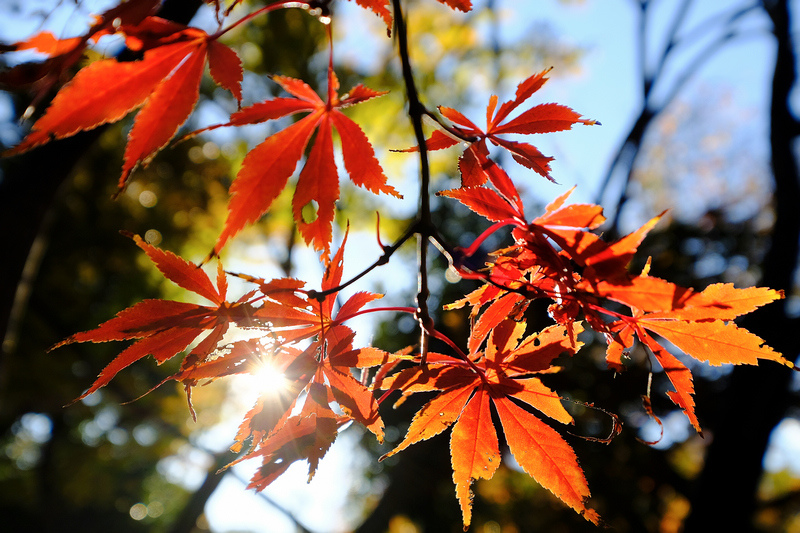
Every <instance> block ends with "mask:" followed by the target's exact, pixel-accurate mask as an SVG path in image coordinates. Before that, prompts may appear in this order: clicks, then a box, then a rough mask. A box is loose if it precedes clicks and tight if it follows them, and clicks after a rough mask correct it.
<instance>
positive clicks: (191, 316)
mask: <svg viewBox="0 0 800 533" xmlns="http://www.w3.org/2000/svg"><path fill="white" fill-rule="evenodd" d="M132 238H133V239H134V241H135V242H136V244H137V245H138V246H139V247H140V248H141V249H142V250H144V252H145V253H146V254H147V255H148V257H150V259H151V260H152V261H153V262H154V263H155V265H156V266H157V267H158V269H159V270H160V271H161V272H162V273H163V274H164V276H165V277H167V278H168V279H170V280H171V281H173V282H175V283H176V284H177V285H178V286H180V287H182V288H184V289H186V290H189V291H192V292H194V293H196V294H198V295H200V296H202V297H203V298H205V299H207V300H209V301H210V302H211V303H212V304H213V305H212V306H205V305H198V304H192V303H184V302H176V301H171V300H144V301H142V302H139V303H137V304H135V305H134V306H132V307H129V308H127V309H125V310H123V311H120V312H119V313H118V314H117V316H116V317H114V318H112V319H111V320H108V321H106V322H104V323H102V324H100V326H98V327H97V328H96V329H92V330H89V331H84V332H82V333H76V334H74V335H72V336H70V337H68V338H67V339H64V340H63V341H61V342H59V343H58V344H56V345H55V346H53V347H52V348H51V350H52V349H55V348H58V347H59V346H64V345H65V344H71V343H74V342H107V341H121V340H134V339H135V342H134V343H133V344H131V345H130V346H129V347H128V348H126V349H125V350H123V351H122V352H121V353H120V354H119V355H117V357H115V358H114V360H113V361H111V363H109V364H108V366H106V367H105V368H104V369H103V370H102V372H100V375H99V376H98V378H97V379H96V380H95V382H94V383H93V384H92V385H91V387H89V389H87V390H86V392H84V393H83V394H81V395H80V396H79V397H78V398H77V399H76V400H75V401H78V400H80V399H82V398H85V397H86V396H88V395H89V394H91V393H93V392H94V391H96V390H97V389H99V388H101V387H103V386H105V385H106V384H108V382H109V381H111V379H112V378H113V377H114V376H115V375H117V373H118V372H119V371H120V370H122V369H124V368H126V367H128V366H130V365H131V364H133V363H134V362H136V361H138V360H139V359H141V358H143V357H145V356H147V355H152V356H153V358H154V359H155V360H156V361H157V362H158V364H161V363H163V362H165V361H167V360H169V359H171V358H172V357H174V356H176V355H178V354H179V353H181V352H182V351H183V350H185V349H186V348H187V346H189V344H191V343H192V341H194V340H195V339H196V338H197V337H198V336H199V335H200V334H202V333H205V332H208V335H207V336H206V337H205V338H204V339H203V340H202V341H201V342H200V343H199V344H198V345H197V346H196V347H194V348H193V349H192V350H191V352H190V353H189V354H187V355H186V356H185V358H184V360H183V363H182V365H181V373H179V374H178V375H177V376H176V379H182V380H184V382H185V383H186V385H187V393H188V392H189V388H190V387H191V385H193V384H194V383H195V382H196V379H194V378H197V376H191V375H190V374H189V372H190V370H191V369H192V368H193V367H196V366H197V365H202V364H203V363H204V362H205V361H206V360H207V358H208V357H209V356H210V355H211V354H212V353H213V352H214V350H215V349H216V347H217V343H218V342H219V341H220V339H221V338H222V336H223V335H224V334H225V332H226V331H227V330H228V327H229V326H230V324H231V323H237V324H238V323H241V324H243V325H249V324H250V321H251V320H252V308H251V306H250V304H249V303H248V302H247V298H248V297H249V296H250V295H251V294H247V295H245V296H243V297H242V299H240V300H239V301H237V302H235V303H229V302H227V301H226V300H225V298H226V293H227V286H228V285H227V280H226V277H225V272H224V271H223V270H222V266H221V265H219V266H218V269H217V286H216V287H214V284H213V283H212V281H211V279H210V278H209V277H208V276H207V275H206V273H205V272H204V271H203V270H202V269H200V268H198V267H197V265H195V264H193V263H191V262H189V261H186V260H184V259H181V258H180V257H178V256H176V255H175V254H173V253H171V252H168V251H164V250H160V249H158V248H156V247H154V246H151V245H150V244H147V243H146V242H144V241H143V240H142V239H141V237H139V236H138V235H133V236H132Z"/></svg>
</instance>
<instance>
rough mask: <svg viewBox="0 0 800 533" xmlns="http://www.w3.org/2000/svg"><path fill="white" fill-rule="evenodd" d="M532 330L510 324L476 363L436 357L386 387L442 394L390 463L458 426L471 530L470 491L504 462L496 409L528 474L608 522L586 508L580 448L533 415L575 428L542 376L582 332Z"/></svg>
mask: <svg viewBox="0 0 800 533" xmlns="http://www.w3.org/2000/svg"><path fill="white" fill-rule="evenodd" d="M524 331H525V324H524V323H517V322H514V321H512V320H506V321H504V322H502V323H500V324H499V325H498V326H497V327H495V328H494V330H493V331H492V333H491V334H490V336H489V341H488V344H487V349H486V352H485V353H480V352H478V353H473V354H471V355H470V357H469V358H468V359H456V358H452V357H449V356H446V355H441V354H435V353H428V354H427V364H428V366H427V367H426V368H423V367H420V366H415V367H412V368H409V369H406V370H403V371H401V372H399V373H398V374H395V375H394V376H390V377H389V378H387V379H385V380H384V381H382V383H381V384H380V387H381V388H383V389H391V388H398V389H400V390H403V391H404V392H405V393H409V392H422V391H436V390H439V391H442V392H440V393H439V394H438V395H437V396H435V397H434V398H433V399H432V400H430V401H429V402H428V403H427V404H426V405H425V406H423V408H422V409H421V410H420V411H419V412H417V414H416V415H415V416H414V419H413V420H412V422H411V425H410V426H409V428H408V433H407V434H406V436H405V438H404V439H403V441H401V442H400V444H398V445H397V447H396V448H395V449H394V450H392V451H391V452H389V453H388V454H386V455H385V456H384V458H385V457H389V456H391V455H394V454H395V453H397V452H399V451H401V450H403V449H405V448H407V447H408V446H410V445H411V444H413V443H415V442H419V441H421V440H425V439H428V438H430V437H432V436H434V435H437V434H439V433H441V432H442V431H444V430H445V429H447V428H448V427H450V426H453V430H452V434H451V438H450V454H451V457H452V465H453V481H454V482H455V484H456V495H457V497H458V499H459V501H460V503H461V512H462V517H463V522H464V528H465V530H466V528H467V527H468V526H469V524H470V522H471V519H472V494H471V490H470V485H471V484H472V482H473V481H474V480H477V479H481V478H482V479H490V478H491V477H492V476H493V475H494V472H495V470H496V469H497V467H498V466H499V464H500V457H501V456H500V450H499V448H498V439H497V429H496V428H495V427H494V424H493V422H492V414H491V406H494V409H495V410H496V411H497V413H498V415H499V417H500V424H501V426H502V427H503V433H504V435H505V437H506V442H507V443H508V445H509V448H510V450H511V453H512V455H513V456H514V458H515V459H516V460H517V462H518V463H519V464H520V466H522V468H523V469H524V470H525V472H527V473H528V474H529V475H531V476H532V477H533V478H534V479H535V480H536V481H537V483H539V484H540V485H542V486H543V487H545V488H546V489H548V490H549V491H551V492H552V493H553V494H555V495H556V496H557V497H558V498H560V499H561V500H562V501H564V502H565V503H566V504H567V505H569V506H570V507H572V508H573V509H575V510H576V511H577V512H579V513H581V514H582V515H583V516H584V517H585V518H586V519H587V520H589V521H591V522H593V523H598V522H599V519H600V517H599V515H598V514H597V513H596V511H594V510H591V509H588V508H587V507H586V500H587V499H588V498H589V495H590V493H589V487H588V484H587V482H586V479H585V477H584V475H583V471H582V470H581V468H580V466H579V465H578V460H577V457H576V456H575V453H574V452H573V450H572V448H571V447H570V446H569V445H568V444H567V443H566V442H565V441H564V439H563V438H562V437H561V436H560V435H559V434H558V432H556V431H555V430H554V429H552V428H551V427H550V426H548V425H547V424H545V423H544V422H542V421H541V420H540V419H539V418H538V417H537V416H536V415H534V414H533V413H531V412H530V411H529V409H535V410H537V411H539V412H540V413H542V414H544V415H546V416H548V417H550V418H552V419H554V420H557V421H559V422H561V423H564V424H570V423H572V422H573V420H572V416H570V414H569V413H568V412H567V411H566V410H565V409H564V407H563V406H562V405H561V399H560V397H559V396H558V395H557V394H556V393H555V392H553V391H552V390H551V389H549V388H548V387H546V386H545V385H544V384H543V383H542V382H541V380H540V379H539V378H538V377H535V374H536V373H539V372H542V371H545V370H547V369H548V368H549V367H550V365H551V362H552V361H553V359H555V358H556V357H558V356H559V355H560V354H562V353H569V354H575V353H576V352H577V350H578V349H579V348H580V346H581V345H582V343H581V342H579V341H578V340H577V339H576V337H577V335H578V334H579V333H580V332H581V331H582V328H581V326H580V324H579V323H576V324H573V328H572V331H569V330H567V328H564V327H563V326H551V327H550V328H547V329H545V330H544V331H542V332H540V333H538V334H534V335H530V336H528V337H527V338H525V339H522V336H523V334H524ZM522 406H525V408H523V407H522Z"/></svg>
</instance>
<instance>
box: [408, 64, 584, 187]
mask: <svg viewBox="0 0 800 533" xmlns="http://www.w3.org/2000/svg"><path fill="white" fill-rule="evenodd" d="M548 72H550V69H548V70H545V71H542V72H540V73H538V74H534V75H533V76H531V77H530V78H528V79H526V80H525V81H523V82H522V83H520V84H519V86H517V92H516V97H515V98H514V99H513V100H509V101H508V102H504V103H503V104H502V105H500V108H499V109H498V108H497V103H498V99H497V96H492V97H491V98H490V100H489V105H488V106H487V108H486V130H482V129H481V128H479V127H478V126H476V125H475V123H473V122H472V121H471V120H469V119H468V118H467V117H465V116H464V115H462V114H461V113H460V112H458V111H456V110H455V109H451V108H449V107H444V106H440V107H439V111H440V112H441V113H442V115H444V116H445V118H447V119H448V120H449V121H450V122H452V123H453V124H454V126H453V127H452V130H451V132H450V133H443V132H442V131H440V130H436V131H434V132H433V134H432V135H431V137H430V138H429V139H427V140H426V146H427V148H428V150H441V149H443V148H449V147H451V146H455V145H456V144H460V143H463V142H464V141H468V142H469V146H468V147H467V149H466V150H464V153H463V154H462V155H461V158H460V159H459V162H458V166H459V169H460V171H461V184H462V186H464V187H476V186H480V185H483V184H484V183H486V181H487V180H492V183H493V184H494V185H495V186H496V187H498V185H497V183H495V179H493V174H495V173H503V174H505V173H504V172H503V171H502V169H500V167H499V166H498V165H497V164H496V163H495V162H494V161H492V159H491V158H490V157H489V148H488V146H487V144H486V141H487V140H489V141H490V142H491V143H492V144H494V145H496V146H500V147H502V148H504V149H506V150H508V151H509V152H511V155H512V156H513V158H514V160H515V161H516V162H517V163H519V164H521V165H523V166H524V167H527V168H529V169H531V170H533V171H535V172H537V173H538V174H541V175H542V176H544V177H546V178H547V179H549V180H550V181H553V179H552V178H551V177H550V161H552V160H553V158H552V157H547V156H545V155H543V154H542V153H541V152H540V151H539V150H538V149H537V148H536V147H535V146H533V145H530V144H527V143H522V142H517V141H510V140H508V139H505V138H503V137H500V135H504V134H514V133H516V134H523V135H530V134H534V133H550V132H555V131H562V130H568V129H570V128H571V127H572V125H573V124H576V123H581V124H587V125H590V124H597V122H596V121H594V120H590V119H585V118H581V115H579V114H578V113H576V112H575V111H573V110H572V109H570V108H569V107H566V106H563V105H559V104H540V105H537V106H534V107H532V108H530V109H528V110H526V111H524V112H522V113H521V114H520V115H518V116H517V117H516V118H513V119H511V120H506V119H507V118H508V116H509V115H510V114H511V113H512V112H513V111H514V110H515V109H516V108H517V107H519V106H520V105H521V104H522V103H523V102H525V101H526V100H527V99H528V98H530V97H531V95H533V93H535V92H536V91H538V90H539V88H540V87H541V86H542V85H544V83H545V82H546V81H547V80H548V78H547V77H546V76H545V75H546V74H547V73H548ZM495 111H496V113H495ZM504 121H505V122H504ZM412 150H414V149H412ZM498 188H499V187H498Z"/></svg>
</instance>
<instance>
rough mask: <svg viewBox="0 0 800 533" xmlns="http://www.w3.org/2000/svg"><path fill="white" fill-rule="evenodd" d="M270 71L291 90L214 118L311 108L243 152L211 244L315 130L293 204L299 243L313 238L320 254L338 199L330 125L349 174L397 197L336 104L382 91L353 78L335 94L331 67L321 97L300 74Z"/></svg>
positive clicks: (270, 191) (266, 202) (269, 195)
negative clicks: (222, 220) (348, 87)
mask: <svg viewBox="0 0 800 533" xmlns="http://www.w3.org/2000/svg"><path fill="white" fill-rule="evenodd" d="M272 79H273V80H274V81H275V82H276V83H278V85H280V86H281V87H282V88H283V89H284V90H285V91H286V92H288V93H289V94H291V95H292V98H286V97H281V98H274V99H272V100H268V101H266V102H262V103H259V104H254V105H252V106H250V107H246V108H244V109H242V110H241V111H238V112H237V113H234V114H233V115H232V116H231V121H230V122H229V123H227V124H223V125H221V126H229V125H234V126H239V125H244V124H256V123H259V122H265V121H267V120H274V119H277V118H281V117H285V116H288V115H292V114H294V113H299V112H309V113H310V114H309V115H307V116H305V117H303V118H302V119H300V120H298V121H297V122H295V123H294V124H292V125H291V126H289V127H287V128H285V129H283V130H281V131H279V132H278V133H276V134H274V135H272V136H270V137H268V138H267V139H266V140H265V141H264V142H262V143H261V144H259V145H258V146H256V147H255V148H253V149H252V150H251V151H250V152H249V153H248V154H247V156H245V158H244V161H243V163H242V168H241V170H239V173H238V174H237V176H236V179H235V180H234V182H233V184H232V185H231V199H230V203H229V204H228V218H227V220H226V221H225V226H224V228H223V230H222V233H221V234H220V236H219V238H218V239H217V244H216V246H215V251H216V252H219V250H221V249H222V247H223V246H224V245H225V243H226V242H227V241H228V239H230V238H231V237H233V236H234V235H236V234H237V233H238V232H239V231H240V230H241V229H242V228H244V226H246V225H247V224H250V223H252V222H255V221H256V220H258V219H259V217H261V215H263V214H264V213H266V212H267V210H269V208H270V206H271V205H272V202H273V201H274V200H275V198H277V197H278V194H280V192H281V191H282V190H283V188H284V187H285V186H286V183H287V181H288V179H289V177H290V176H291V175H292V174H293V173H294V171H295V167H297V163H298V162H299V161H300V159H301V158H302V157H303V154H304V152H305V149H306V145H308V143H309V141H310V139H311V136H312V135H313V133H314V132H315V131H316V132H317V137H316V140H315V141H314V143H313V146H312V147H311V150H310V153H309V154H308V159H307V161H306V164H305V166H304V167H303V170H302V171H301V172H300V177H299V178H298V181H297V188H296V189H295V193H294V199H293V200H292V212H293V214H294V219H295V222H296V223H297V226H298V229H299V230H300V234H301V235H302V236H303V238H304V239H305V241H306V243H307V244H311V243H313V245H314V248H315V249H316V250H322V251H323V257H324V258H327V257H328V254H329V253H330V241H331V237H332V223H333V216H334V209H335V204H336V200H338V199H339V175H338V170H337V168H336V163H335V162H334V155H333V133H332V128H334V127H335V128H336V130H337V132H338V133H339V137H340V138H341V140H342V155H343V157H344V165H345V168H346V169H347V172H348V173H349V174H350V180H351V181H352V182H353V183H355V184H356V185H358V186H360V187H364V188H366V189H368V190H370V191H372V192H375V193H379V192H383V193H387V194H391V195H392V196H396V197H398V198H400V197H401V196H400V195H399V194H398V193H397V191H395V189H394V188H393V187H391V186H390V185H387V183H386V176H385V175H384V174H383V170H382V169H381V166H380V163H378V160H377V159H376V158H375V153H374V151H373V149H372V145H370V143H369V141H368V140H367V137H366V135H364V132H363V131H362V130H361V128H360V127H359V126H358V125H357V124H356V123H355V122H353V121H352V120H350V119H349V118H347V116H345V115H344V113H342V112H341V111H340V110H341V109H342V108H344V107H347V106H350V105H354V104H357V103H360V102H363V101H365V100H369V99H370V98H374V97H376V96H380V95H382V94H385V93H382V92H378V91H373V90H372V89H368V88H367V87H364V86H363V85H358V86H357V87H355V88H353V89H352V90H351V91H350V92H349V93H348V95H346V96H345V97H344V98H340V97H339V95H338V94H337V91H338V89H339V82H338V80H337V79H336V75H335V74H334V73H333V69H332V68H329V69H328V98H327V102H325V101H323V100H322V99H321V98H320V97H319V96H318V95H317V93H315V92H314V90H313V89H311V87H309V86H308V85H307V84H306V83H304V82H302V81H300V80H297V79H293V78H287V77H283V76H275V77H273V78H272ZM215 127H220V126H215Z"/></svg>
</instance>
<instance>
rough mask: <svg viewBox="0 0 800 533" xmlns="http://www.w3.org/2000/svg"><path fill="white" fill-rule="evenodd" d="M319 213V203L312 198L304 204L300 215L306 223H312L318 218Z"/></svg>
mask: <svg viewBox="0 0 800 533" xmlns="http://www.w3.org/2000/svg"><path fill="white" fill-rule="evenodd" d="M318 213H319V204H318V203H317V201H316V200H311V201H310V202H308V203H307V204H306V205H304V206H303V209H301V210H300V217H301V218H302V219H303V222H305V223H306V224H311V223H312V222H314V221H315V220H317V214H318Z"/></svg>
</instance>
